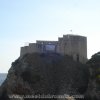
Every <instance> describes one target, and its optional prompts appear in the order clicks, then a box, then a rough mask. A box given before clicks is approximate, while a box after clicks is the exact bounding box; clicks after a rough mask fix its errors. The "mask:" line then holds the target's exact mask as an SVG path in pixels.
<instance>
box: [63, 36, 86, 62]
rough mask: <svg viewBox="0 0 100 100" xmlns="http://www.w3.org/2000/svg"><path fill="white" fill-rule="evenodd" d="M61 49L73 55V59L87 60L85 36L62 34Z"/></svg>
mask: <svg viewBox="0 0 100 100" xmlns="http://www.w3.org/2000/svg"><path fill="white" fill-rule="evenodd" d="M62 45H63V49H64V54H65V55H66V54H67V55H70V56H73V59H74V60H76V61H77V60H78V59H79V61H80V62H83V63H84V62H86V60H87V39H86V37H82V36H77V35H75V36H74V35H64V36H63V44H62Z"/></svg>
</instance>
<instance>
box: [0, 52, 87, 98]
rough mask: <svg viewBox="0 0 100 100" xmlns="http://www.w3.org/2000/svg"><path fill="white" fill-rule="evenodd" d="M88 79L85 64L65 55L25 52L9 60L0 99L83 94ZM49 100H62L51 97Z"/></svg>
mask: <svg viewBox="0 0 100 100" xmlns="http://www.w3.org/2000/svg"><path fill="white" fill-rule="evenodd" d="M88 80H89V71H88V67H87V65H85V64H81V63H79V62H75V61H73V59H72V58H71V57H69V56H61V55H59V54H56V53H48V54H44V53H42V54H39V53H33V54H26V55H25V56H23V57H21V58H18V59H17V60H16V61H15V62H13V63H12V66H11V68H10V69H9V72H8V75H7V78H6V80H5V81H4V83H3V84H2V86H1V88H0V100H30V98H25V97H22V98H17V99H15V97H11V96H13V95H19V97H21V96H22V95H24V96H26V95H30V96H35V95H39V96H40V95H65V94H66V95H69V96H73V95H83V96H84V94H85V92H86V90H87V88H88ZM79 98H80V97H79ZM31 100H36V99H35V98H31ZM37 100H39V98H38V99H37ZM42 100H44V99H42ZM45 100H47V99H45ZM49 100H51V99H49ZM52 100H64V99H58V98H52ZM65 100H69V99H68V98H66V99H65ZM71 100H76V99H71ZM78 100H79V99H78ZM80 100H81V98H80ZM82 100H83V99H82Z"/></svg>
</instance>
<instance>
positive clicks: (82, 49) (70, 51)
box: [20, 34, 87, 63]
mask: <svg viewBox="0 0 100 100" xmlns="http://www.w3.org/2000/svg"><path fill="white" fill-rule="evenodd" d="M35 52H37V53H49V52H53V53H59V54H61V55H69V56H72V57H73V59H74V60H75V61H79V62H81V63H85V62H86V61H87V38H86V37H85V36H80V35H71V34H68V35H63V37H59V38H58V41H41V40H37V41H36V43H29V46H24V47H21V52H20V56H23V55H25V54H27V53H35Z"/></svg>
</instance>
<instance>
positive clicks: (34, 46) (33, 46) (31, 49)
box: [28, 43, 40, 53]
mask: <svg viewBox="0 0 100 100" xmlns="http://www.w3.org/2000/svg"><path fill="white" fill-rule="evenodd" d="M28 52H29V53H34V52H40V48H39V46H38V45H37V44H36V43H30V44H29V48H28Z"/></svg>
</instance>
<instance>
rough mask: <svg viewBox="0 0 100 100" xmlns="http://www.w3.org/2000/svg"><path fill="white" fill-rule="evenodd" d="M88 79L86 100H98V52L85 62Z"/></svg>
mask: <svg viewBox="0 0 100 100" xmlns="http://www.w3.org/2000/svg"><path fill="white" fill-rule="evenodd" d="M87 66H88V68H89V71H90V78H89V83H88V89H87V92H86V98H87V99H88V100H100V52H98V53H96V54H94V55H93V56H92V58H91V59H90V60H89V61H88V62H87Z"/></svg>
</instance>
